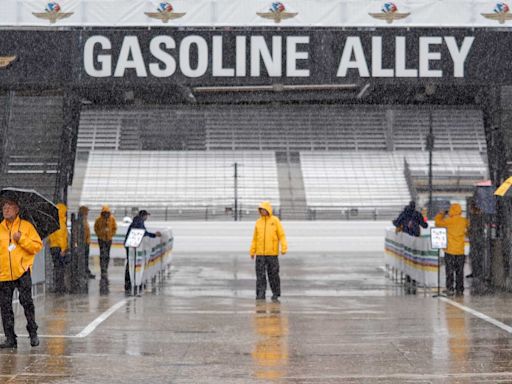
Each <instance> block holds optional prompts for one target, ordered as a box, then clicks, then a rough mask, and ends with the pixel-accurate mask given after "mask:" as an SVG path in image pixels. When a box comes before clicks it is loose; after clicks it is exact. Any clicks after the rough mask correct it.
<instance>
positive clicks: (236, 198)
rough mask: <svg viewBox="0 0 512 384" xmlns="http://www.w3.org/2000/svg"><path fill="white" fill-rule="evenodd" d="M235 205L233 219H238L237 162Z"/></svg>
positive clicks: (236, 167) (236, 166) (236, 168)
mask: <svg viewBox="0 0 512 384" xmlns="http://www.w3.org/2000/svg"><path fill="white" fill-rule="evenodd" d="M234 166H235V207H234V217H235V221H238V163H236V162H235V164H234Z"/></svg>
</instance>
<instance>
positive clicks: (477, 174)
mask: <svg viewBox="0 0 512 384" xmlns="http://www.w3.org/2000/svg"><path fill="white" fill-rule="evenodd" d="M393 155H394V156H395V157H396V158H398V159H400V158H406V160H407V163H408V164H409V168H410V170H411V175H412V176H413V177H426V176H428V152H420V151H415V152H411V151H406V152H394V154H393ZM432 165H433V166H432V171H433V173H434V175H435V177H436V178H445V177H447V178H452V177H468V178H472V179H484V178H487V177H488V175H487V173H488V169H487V165H486V161H485V155H482V154H480V153H478V152H476V151H434V153H433V157H432Z"/></svg>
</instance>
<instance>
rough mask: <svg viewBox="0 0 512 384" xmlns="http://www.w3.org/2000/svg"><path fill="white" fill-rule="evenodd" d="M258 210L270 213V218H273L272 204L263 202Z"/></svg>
mask: <svg viewBox="0 0 512 384" xmlns="http://www.w3.org/2000/svg"><path fill="white" fill-rule="evenodd" d="M258 208H262V209H264V210H265V211H267V212H268V215H269V216H272V204H270V201H262V202H261V204H260V205H259V207H258Z"/></svg>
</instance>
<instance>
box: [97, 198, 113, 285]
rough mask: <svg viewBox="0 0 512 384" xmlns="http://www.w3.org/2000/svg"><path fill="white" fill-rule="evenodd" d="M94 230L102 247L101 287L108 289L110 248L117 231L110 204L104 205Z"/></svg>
mask: <svg viewBox="0 0 512 384" xmlns="http://www.w3.org/2000/svg"><path fill="white" fill-rule="evenodd" d="M94 232H95V233H96V236H97V237H98V245H99V247H100V270H101V280H100V287H103V288H105V289H106V287H108V264H109V262H110V248H111V247H112V239H113V238H114V236H115V234H116V232H117V224H116V219H115V218H114V216H113V215H112V212H111V211H110V208H109V207H108V205H104V206H103V207H102V209H101V214H100V216H99V217H98V218H97V219H96V222H95V223H94Z"/></svg>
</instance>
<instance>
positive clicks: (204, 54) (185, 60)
mask: <svg viewBox="0 0 512 384" xmlns="http://www.w3.org/2000/svg"><path fill="white" fill-rule="evenodd" d="M192 44H195V45H196V46H197V67H196V68H195V69H193V68H192V67H191V66H190V47H191V46H192ZM180 69H181V72H182V73H183V74H184V75H185V76H187V77H201V76H203V75H204V74H205V73H206V71H207V70H208V44H207V43H206V40H205V39H204V38H202V37H201V36H197V35H192V36H187V37H185V38H184V39H183V40H182V42H181V45H180Z"/></svg>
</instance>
